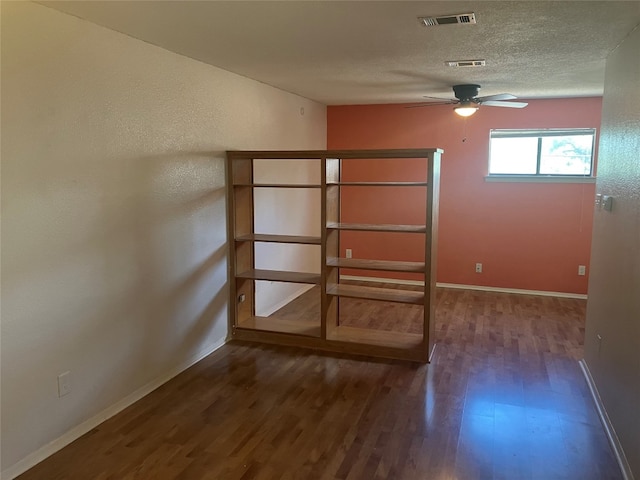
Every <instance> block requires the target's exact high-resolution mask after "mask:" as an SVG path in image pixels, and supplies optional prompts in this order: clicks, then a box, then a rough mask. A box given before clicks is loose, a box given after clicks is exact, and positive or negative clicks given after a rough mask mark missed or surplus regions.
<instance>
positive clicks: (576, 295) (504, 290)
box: [340, 275, 587, 300]
mask: <svg viewBox="0 0 640 480" xmlns="http://www.w3.org/2000/svg"><path fill="white" fill-rule="evenodd" d="M340 278H341V279H342V280H357V281H362V282H380V283H395V284H399V285H424V282H423V281H422V280H404V279H398V278H382V277H361V276H355V275H340ZM436 287H442V288H458V289H461V290H480V291H483V292H498V293H517V294H519V295H542V296H544V297H560V298H577V299H580V300H586V299H587V295H584V294H582V293H566V292H548V291H545V290H524V289H521V288H502V287H486V286H483V285H462V284H459V283H442V282H438V283H436Z"/></svg>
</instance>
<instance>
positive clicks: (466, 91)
mask: <svg viewBox="0 0 640 480" xmlns="http://www.w3.org/2000/svg"><path fill="white" fill-rule="evenodd" d="M479 90H480V85H475V84H464V85H454V86H453V93H454V95H455V96H456V98H457V99H458V100H460V101H461V102H471V101H473V99H474V98H475V97H477V96H478V92H479Z"/></svg>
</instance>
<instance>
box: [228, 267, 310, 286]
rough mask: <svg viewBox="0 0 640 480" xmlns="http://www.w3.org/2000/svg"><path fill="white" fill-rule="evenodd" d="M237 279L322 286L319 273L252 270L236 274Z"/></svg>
mask: <svg viewBox="0 0 640 480" xmlns="http://www.w3.org/2000/svg"><path fill="white" fill-rule="evenodd" d="M236 278H249V279H252V280H270V281H272V282H288V283H310V284H314V285H320V274H319V273H305V272H284V271H280V270H257V269H251V270H247V271H246V272H240V273H238V274H236Z"/></svg>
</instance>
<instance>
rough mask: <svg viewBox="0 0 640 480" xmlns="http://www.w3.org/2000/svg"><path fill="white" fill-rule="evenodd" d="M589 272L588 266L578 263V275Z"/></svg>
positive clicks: (582, 275)
mask: <svg viewBox="0 0 640 480" xmlns="http://www.w3.org/2000/svg"><path fill="white" fill-rule="evenodd" d="M586 274H587V267H586V266H585V265H578V275H580V276H581V277H584V276H585V275H586Z"/></svg>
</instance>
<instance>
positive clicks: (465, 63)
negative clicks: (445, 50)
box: [444, 60, 486, 67]
mask: <svg viewBox="0 0 640 480" xmlns="http://www.w3.org/2000/svg"><path fill="white" fill-rule="evenodd" d="M444 64H445V65H446V66H447V67H484V66H486V62H485V61H484V60H447V61H446V62H444Z"/></svg>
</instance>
